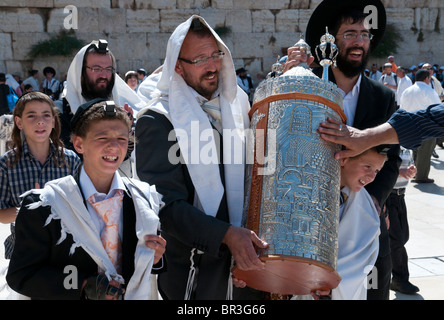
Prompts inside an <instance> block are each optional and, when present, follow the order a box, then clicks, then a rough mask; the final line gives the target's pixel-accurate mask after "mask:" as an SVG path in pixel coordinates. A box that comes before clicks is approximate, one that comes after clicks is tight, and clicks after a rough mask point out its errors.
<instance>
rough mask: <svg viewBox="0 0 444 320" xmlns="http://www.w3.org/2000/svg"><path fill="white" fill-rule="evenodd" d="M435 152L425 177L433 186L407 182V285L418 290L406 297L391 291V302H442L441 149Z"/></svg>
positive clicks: (443, 221)
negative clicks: (408, 232)
mask: <svg viewBox="0 0 444 320" xmlns="http://www.w3.org/2000/svg"><path fill="white" fill-rule="evenodd" d="M435 150H436V151H437V153H438V155H439V159H435V158H432V168H431V171H430V175H429V178H432V179H435V183H433V184H417V183H409V185H408V187H407V191H406V203H407V210H408V213H407V214H408V217H409V225H410V240H409V242H408V243H407V245H406V248H407V253H408V255H409V270H410V282H412V283H413V284H415V285H416V286H418V287H419V289H420V291H419V293H418V294H416V295H410V296H408V295H404V294H400V293H397V292H394V291H391V299H398V300H438V299H439V300H442V299H444V150H443V149H441V148H439V147H437V148H436V149H435Z"/></svg>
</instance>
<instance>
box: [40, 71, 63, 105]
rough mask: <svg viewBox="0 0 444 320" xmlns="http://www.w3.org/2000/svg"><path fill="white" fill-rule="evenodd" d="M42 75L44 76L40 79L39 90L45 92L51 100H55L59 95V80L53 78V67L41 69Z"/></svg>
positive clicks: (54, 73)
mask: <svg viewBox="0 0 444 320" xmlns="http://www.w3.org/2000/svg"><path fill="white" fill-rule="evenodd" d="M43 75H44V76H45V79H43V81H42V84H41V86H40V91H41V92H43V93H45V94H47V95H48V96H49V97H50V98H51V99H52V100H53V101H54V100H57V99H58V98H59V95H60V92H59V87H60V82H59V81H58V80H57V79H55V78H54V77H55V75H56V71H55V70H54V68H53V67H45V68H44V69H43Z"/></svg>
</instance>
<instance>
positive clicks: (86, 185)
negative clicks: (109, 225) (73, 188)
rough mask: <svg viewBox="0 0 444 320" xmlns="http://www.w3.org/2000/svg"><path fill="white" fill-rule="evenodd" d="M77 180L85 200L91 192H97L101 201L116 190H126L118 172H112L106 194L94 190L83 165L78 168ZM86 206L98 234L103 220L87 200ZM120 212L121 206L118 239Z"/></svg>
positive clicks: (111, 195)
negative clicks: (112, 175) (78, 176)
mask: <svg viewBox="0 0 444 320" xmlns="http://www.w3.org/2000/svg"><path fill="white" fill-rule="evenodd" d="M79 180H80V187H81V189H82V192H83V195H84V196H85V200H86V199H88V198H89V197H90V196H92V195H93V194H96V193H97V194H98V195H97V196H96V200H98V201H101V200H105V199H109V198H111V197H113V196H114V194H115V193H116V191H117V190H123V191H125V190H126V188H125V184H124V183H123V181H122V178H121V177H120V175H119V173H118V172H116V173H114V178H113V181H112V183H111V187H110V188H109V192H108V194H105V193H100V192H98V191H97V190H96V188H95V187H94V184H93V183H92V181H91V179H90V178H89V176H88V174H87V173H86V171H85V169H84V167H83V166H82V168H81V170H80V179H79ZM86 206H87V208H88V212H89V213H90V215H91V218H92V220H93V221H94V225H95V226H96V228H97V231H99V234H100V233H101V232H102V230H103V228H104V227H105V222H104V221H103V219H102V218H101V217H100V216H99V214H98V213H97V212H96V210H95V209H94V208H93V206H92V205H91V204H90V203H89V201H86ZM122 213H123V207H121V208H120V223H119V235H120V239H122V235H123V228H122V227H123V223H122V217H123V215H122Z"/></svg>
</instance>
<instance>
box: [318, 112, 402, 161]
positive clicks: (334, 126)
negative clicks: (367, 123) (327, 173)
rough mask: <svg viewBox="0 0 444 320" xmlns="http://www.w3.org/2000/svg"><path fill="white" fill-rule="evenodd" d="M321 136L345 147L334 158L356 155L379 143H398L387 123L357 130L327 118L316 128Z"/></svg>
mask: <svg viewBox="0 0 444 320" xmlns="http://www.w3.org/2000/svg"><path fill="white" fill-rule="evenodd" d="M318 132H319V133H320V134H321V138H322V139H324V140H326V141H330V142H333V143H337V144H341V145H343V146H345V147H346V149H345V150H341V151H339V152H337V153H336V154H335V158H336V159H343V158H348V157H353V156H356V155H358V154H360V153H362V152H364V151H365V150H367V149H369V148H371V147H374V146H377V145H380V144H398V143H399V140H398V135H397V133H396V131H395V129H394V128H393V127H392V126H391V125H390V124H388V123H383V124H381V125H379V126H377V127H374V128H369V129H365V130H359V129H356V128H353V127H350V126H346V125H344V124H342V123H341V122H339V121H336V120H334V119H331V118H328V119H327V122H322V123H321V124H320V127H319V129H318Z"/></svg>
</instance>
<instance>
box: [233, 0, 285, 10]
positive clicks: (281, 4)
mask: <svg viewBox="0 0 444 320" xmlns="http://www.w3.org/2000/svg"><path fill="white" fill-rule="evenodd" d="M289 6H290V0H274V1H270V0H242V1H234V2H233V9H245V10H263V9H275V10H283V9H288V8H289Z"/></svg>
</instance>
